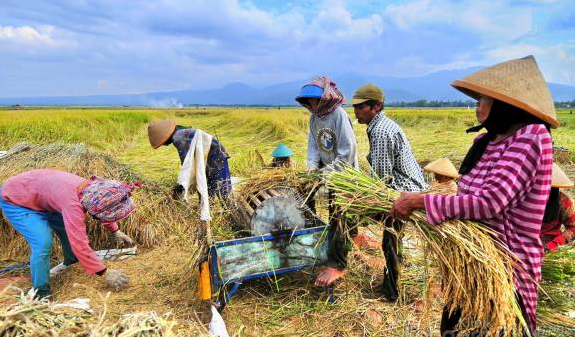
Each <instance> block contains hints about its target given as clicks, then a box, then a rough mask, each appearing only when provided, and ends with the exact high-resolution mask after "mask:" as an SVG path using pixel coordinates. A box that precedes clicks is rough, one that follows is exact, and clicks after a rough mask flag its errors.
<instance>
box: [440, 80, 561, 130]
mask: <svg viewBox="0 0 575 337" xmlns="http://www.w3.org/2000/svg"><path fill="white" fill-rule="evenodd" d="M451 86H453V87H454V88H455V89H457V90H459V91H461V92H462V93H464V94H465V95H467V96H469V97H472V98H474V99H476V100H479V99H480V98H481V96H489V97H491V98H494V99H497V100H500V101H502V102H505V103H507V104H511V105H513V106H515V107H517V108H519V109H522V110H524V111H525V112H527V113H529V114H531V115H533V116H535V117H537V118H539V119H540V120H542V121H544V122H546V123H549V125H551V127H552V128H554V129H556V128H557V127H558V126H559V121H558V120H557V119H555V118H553V117H552V116H549V115H548V114H545V113H543V112H542V111H540V110H539V109H537V108H535V107H533V106H531V105H530V104H527V103H525V102H522V101H520V100H518V99H515V98H513V97H510V96H507V95H505V94H502V93H500V92H498V91H496V90H493V89H490V88H488V87H484V86H479V85H477V84H474V83H471V82H468V81H465V80H455V81H453V82H452V83H451Z"/></svg>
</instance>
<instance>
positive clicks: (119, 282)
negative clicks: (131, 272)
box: [106, 269, 128, 291]
mask: <svg viewBox="0 0 575 337" xmlns="http://www.w3.org/2000/svg"><path fill="white" fill-rule="evenodd" d="M106 284H107V285H108V286H109V287H110V288H112V289H114V290H115V291H119V290H122V289H124V288H126V287H127V286H128V277H127V276H126V274H124V272H123V271H121V270H119V269H108V270H107V271H106Z"/></svg>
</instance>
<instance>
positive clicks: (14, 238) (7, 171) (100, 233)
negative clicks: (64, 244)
mask: <svg viewBox="0 0 575 337" xmlns="http://www.w3.org/2000/svg"><path fill="white" fill-rule="evenodd" d="M39 168H51V169H57V170H63V171H67V172H71V173H74V174H76V175H78V176H81V177H86V178H88V177H90V176H91V175H97V176H99V177H102V178H108V179H115V180H119V181H124V182H133V181H135V180H141V179H140V177H139V176H138V175H137V174H135V173H134V171H132V170H131V168H130V167H129V166H128V165H125V164H122V163H119V162H118V161H116V160H115V159H114V158H113V157H111V156H110V155H108V154H105V153H102V152H98V151H95V150H92V149H90V148H88V147H87V146H85V145H83V144H71V145H70V144H61V143H53V144H46V145H31V146H30V149H29V150H26V151H22V152H19V153H16V154H14V155H12V156H10V158H9V159H4V158H0V184H2V183H3V182H4V181H6V179H8V178H9V177H10V176H13V175H16V174H19V173H22V172H25V171H28V170H32V169H39ZM132 199H133V200H134V203H135V204H136V206H137V209H136V211H135V212H134V213H133V214H132V215H131V216H130V217H128V219H126V220H124V221H122V222H121V223H120V229H121V230H122V231H124V232H125V233H126V234H127V235H129V236H130V237H132V238H134V239H135V240H136V241H137V242H138V244H140V245H141V246H142V247H144V248H146V247H152V246H154V245H157V244H158V243H160V242H163V241H164V240H165V239H166V238H168V237H169V236H177V237H183V236H184V235H185V236H186V237H187V238H190V237H192V238H200V237H202V233H201V231H202V227H201V226H199V225H198V224H197V223H196V222H197V221H196V220H195V219H197V216H194V214H195V213H196V210H195V209H194V208H193V207H191V206H188V205H187V204H186V203H184V202H181V201H176V200H174V199H172V197H171V192H170V191H168V190H167V189H165V188H162V187H161V186H160V185H158V184H154V183H150V182H146V181H144V182H143V187H142V188H141V189H137V190H135V191H134V193H133V194H132ZM87 219H88V221H87V223H88V226H87V227H88V236H89V238H90V245H91V247H92V248H93V249H96V250H98V249H104V248H111V247H113V246H114V245H113V240H112V238H111V235H110V234H109V233H108V231H106V230H105V228H104V227H103V226H102V225H101V224H100V223H99V222H97V221H96V220H94V219H92V218H91V217H90V216H88V217H87ZM196 241H197V242H196V244H197V245H198V249H199V247H200V245H201V241H198V240H196ZM54 248H55V251H56V252H58V251H59V244H55V245H54ZM28 254H29V250H28V245H27V244H26V243H25V240H24V238H23V237H22V236H21V235H19V234H18V233H16V232H15V231H14V229H13V228H12V226H10V225H9V224H8V223H7V222H6V220H5V219H4V218H3V217H2V218H1V219H0V258H1V259H22V258H26V257H27V256H28Z"/></svg>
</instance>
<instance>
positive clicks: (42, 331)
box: [0, 292, 90, 337]
mask: <svg viewBox="0 0 575 337" xmlns="http://www.w3.org/2000/svg"><path fill="white" fill-rule="evenodd" d="M0 297H4V299H3V300H5V297H7V295H6V294H5V293H2V294H0ZM89 316H90V315H88V314H87V313H85V312H83V311H78V310H75V309H70V308H58V307H54V306H52V305H50V304H49V303H48V302H45V301H44V302H41V301H37V300H33V299H32V298H31V297H30V296H26V295H24V293H23V292H21V293H20V295H19V296H18V298H17V302H16V303H13V304H10V305H6V306H3V307H2V308H0V335H1V336H7V337H12V336H14V337H16V336H60V335H61V336H88V333H87V331H89V329H88V326H87V325H88V324H87V323H88V322H87V319H89ZM82 332H84V334H82Z"/></svg>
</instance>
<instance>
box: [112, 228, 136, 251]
mask: <svg viewBox="0 0 575 337" xmlns="http://www.w3.org/2000/svg"><path fill="white" fill-rule="evenodd" d="M113 235H114V241H116V245H117V246H118V247H124V246H133V245H134V240H132V238H130V237H129V236H127V235H126V234H124V232H122V231H121V230H117V231H115V232H114V233H113Z"/></svg>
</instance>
